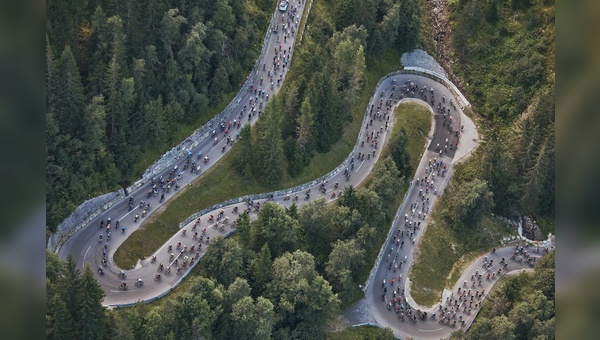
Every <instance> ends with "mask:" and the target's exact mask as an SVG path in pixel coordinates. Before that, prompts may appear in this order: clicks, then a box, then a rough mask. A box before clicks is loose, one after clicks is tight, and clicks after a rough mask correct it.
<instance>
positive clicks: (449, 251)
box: [410, 202, 514, 306]
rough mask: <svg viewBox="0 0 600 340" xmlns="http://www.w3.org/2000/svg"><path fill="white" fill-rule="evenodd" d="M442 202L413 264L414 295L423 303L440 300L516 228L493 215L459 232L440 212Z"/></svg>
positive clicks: (418, 301) (430, 303) (430, 222)
mask: <svg viewBox="0 0 600 340" xmlns="http://www.w3.org/2000/svg"><path fill="white" fill-rule="evenodd" d="M440 204H443V202H439V204H438V205H436V208H435V209H434V212H433V215H432V216H431V219H430V221H429V222H428V223H427V228H426V230H425V235H423V238H422V239H421V242H419V248H418V249H419V251H418V254H417V256H416V259H415V262H414V264H413V266H412V267H411V271H410V278H411V281H412V288H411V295H412V297H413V298H414V300H415V301H416V302H417V303H418V304H420V305H423V306H431V305H433V304H434V303H436V302H437V301H438V300H439V299H440V296H441V294H442V291H443V290H444V287H450V286H452V285H453V284H454V283H456V280H458V278H459V277H460V274H461V273H462V271H463V269H464V268H465V267H467V266H468V265H469V264H470V263H471V261H472V260H474V259H475V258H477V257H478V256H480V255H482V254H483V253H485V252H488V251H489V250H490V248H492V247H494V246H496V245H497V244H498V241H499V240H500V239H501V238H502V237H503V236H506V235H508V234H510V233H511V232H514V230H513V229H514V228H511V226H510V225H507V224H505V223H504V222H502V221H500V220H498V219H496V218H494V217H492V216H490V215H486V216H483V217H482V219H481V221H479V223H478V224H477V225H476V226H475V227H474V228H473V229H472V230H469V231H463V232H461V233H458V232H456V231H455V230H454V229H453V228H452V227H451V226H449V225H447V224H446V222H445V221H444V219H443V218H442V217H441V216H440V213H439V210H440V209H439V206H440Z"/></svg>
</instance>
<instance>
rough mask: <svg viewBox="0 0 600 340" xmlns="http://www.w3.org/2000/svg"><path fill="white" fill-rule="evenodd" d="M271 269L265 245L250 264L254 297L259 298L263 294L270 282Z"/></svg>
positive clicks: (271, 263) (269, 254) (268, 252)
mask: <svg viewBox="0 0 600 340" xmlns="http://www.w3.org/2000/svg"><path fill="white" fill-rule="evenodd" d="M272 267H273V261H272V258H271V250H270V249H269V246H268V245H267V244H264V245H263V246H262V248H261V249H260V252H259V253H258V255H257V256H256V258H255V259H254V260H252V263H251V264H250V277H251V278H252V288H253V290H252V291H253V295H254V296H260V295H262V294H263V293H264V291H265V289H266V288H267V284H268V283H269V282H270V281H271V271H272V270H273V268H272Z"/></svg>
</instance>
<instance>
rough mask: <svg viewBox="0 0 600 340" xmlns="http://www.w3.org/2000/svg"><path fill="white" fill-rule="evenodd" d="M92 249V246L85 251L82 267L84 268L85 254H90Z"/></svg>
mask: <svg viewBox="0 0 600 340" xmlns="http://www.w3.org/2000/svg"><path fill="white" fill-rule="evenodd" d="M91 248H92V246H89V247H88V249H87V250H86V251H85V254H84V255H83V265H84V266H85V258H86V257H87V254H88V253H89V252H90V249H91Z"/></svg>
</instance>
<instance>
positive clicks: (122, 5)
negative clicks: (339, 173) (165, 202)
mask: <svg viewBox="0 0 600 340" xmlns="http://www.w3.org/2000/svg"><path fill="white" fill-rule="evenodd" d="M349 5H351V6H349ZM326 6H327V7H328V9H330V10H331V12H332V13H335V16H334V17H333V18H331V17H329V16H328V13H319V12H318V11H315V12H313V13H311V26H312V29H310V30H309V32H308V34H307V35H306V36H305V37H304V41H303V44H304V45H306V46H305V47H304V48H303V49H302V52H301V54H303V55H301V56H299V57H298V59H300V61H299V63H300V65H298V66H296V67H297V68H298V69H299V71H298V74H301V75H302V76H301V77H299V78H298V79H294V81H293V84H290V85H289V86H290V88H291V89H290V90H289V91H286V95H285V97H282V98H281V99H280V103H279V106H277V107H275V108H274V110H275V111H277V114H278V118H277V122H279V125H280V132H281V133H278V134H276V136H274V137H275V138H276V139H277V140H278V139H281V140H282V142H281V143H280V142H278V141H277V140H273V143H272V144H271V145H272V146H273V148H274V149H276V150H275V153H274V156H273V157H271V159H272V160H271V161H272V163H273V164H272V165H275V166H274V167H263V166H260V167H258V168H257V169H251V168H249V167H246V166H245V165H246V163H245V162H240V165H239V173H241V174H244V175H245V176H256V177H257V178H260V179H263V180H264V181H268V182H270V183H277V181H278V180H279V179H280V178H281V174H282V173H283V172H284V171H288V172H289V173H290V175H292V176H293V175H296V174H298V173H299V172H300V171H301V170H302V168H303V166H304V165H306V164H307V163H308V161H309V160H310V158H311V157H312V156H313V155H314V154H315V152H325V151H327V150H329V148H330V147H331V145H332V144H334V143H335V142H336V141H337V140H339V138H340V137H341V135H342V131H343V127H344V125H345V124H346V122H347V121H348V120H349V119H350V118H351V117H350V115H349V113H348V112H349V110H350V108H351V107H352V104H353V101H354V97H355V95H356V93H357V91H358V90H360V89H361V86H362V83H363V73H364V69H365V57H366V54H369V55H378V54H381V53H383V52H385V51H387V50H390V49H392V50H398V51H400V50H403V49H407V48H409V47H411V46H414V45H415V44H416V42H417V39H418V35H419V22H420V21H419V16H420V11H419V7H418V4H417V1H416V0H404V1H396V0H394V1H391V0H386V1H383V0H369V1H354V2H352V1H350V2H348V1H341V0H339V1H331V2H330V3H327V4H326ZM72 7H75V8H72ZM274 8H275V1H267V0H234V1H227V0H219V1H206V0H204V1H196V2H193V4H192V3H191V2H190V3H188V1H185V0H174V1H168V2H162V1H158V0H153V1H150V2H148V3H147V4H146V3H143V2H141V1H139V0H130V1H126V2H120V1H105V2H94V1H83V2H78V3H77V5H73V6H71V5H68V4H67V3H65V2H60V1H49V2H48V10H47V18H48V19H47V34H46V92H47V95H46V106H47V113H46V140H47V152H46V164H47V165H46V174H47V193H46V208H47V229H48V232H49V233H51V232H53V231H54V230H55V228H56V226H57V225H58V224H59V223H60V222H61V221H62V219H64V218H65V217H66V216H68V215H69V214H70V213H71V212H72V211H73V210H74V208H76V207H77V206H78V205H79V204H81V203H82V202H83V201H84V200H86V199H89V198H92V197H95V196H96V195H99V194H102V193H106V192H109V191H113V190H116V189H118V188H119V187H125V186H127V185H128V184H130V183H132V182H133V181H134V180H135V179H137V178H139V176H140V175H141V172H142V171H143V170H144V169H145V167H147V166H149V165H150V164H151V162H152V161H154V160H155V159H147V157H146V155H149V154H151V155H157V156H158V155H160V154H156V151H154V150H163V151H166V150H169V149H170V148H171V147H173V146H174V145H176V144H177V143H179V142H180V140H181V139H183V138H185V137H186V136H181V133H180V131H190V132H191V131H193V129H195V128H198V127H200V125H201V124H202V123H203V122H206V121H208V119H210V118H211V117H212V116H209V114H211V113H212V114H213V115H215V114H217V113H218V112H214V110H215V108H217V107H219V105H222V104H223V103H224V102H226V101H227V100H228V99H229V98H230V97H229V96H228V95H229V94H231V93H234V92H236V91H237V90H238V89H239V87H240V85H241V84H242V83H243V81H244V79H245V77H246V76H247V75H248V74H249V73H250V71H251V69H252V67H253V65H254V62H255V60H256V58H257V57H258V56H259V55H260V49H261V44H262V38H263V37H264V34H265V32H266V28H267V26H268V21H269V18H270V16H271V14H272V11H273V10H274ZM413 19H416V20H413ZM264 138H266V137H264ZM260 142H261V141H260V140H257V141H256V142H255V143H260ZM263 149H264V148H263ZM153 151H154V153H153ZM268 151H269V150H264V152H268ZM257 152H258V153H259V155H258V156H256V157H260V156H261V155H260V150H259V151H257ZM252 164H253V163H252ZM261 165H262V164H261ZM269 169H273V170H271V171H270V172H272V173H262V172H264V171H267V172H269Z"/></svg>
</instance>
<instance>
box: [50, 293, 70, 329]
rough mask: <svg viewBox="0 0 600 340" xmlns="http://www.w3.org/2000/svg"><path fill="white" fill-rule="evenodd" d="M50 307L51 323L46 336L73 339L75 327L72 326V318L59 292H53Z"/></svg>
mask: <svg viewBox="0 0 600 340" xmlns="http://www.w3.org/2000/svg"><path fill="white" fill-rule="evenodd" d="M50 309H51V311H50V313H51V318H52V324H51V327H49V329H48V330H47V333H48V336H47V338H48V339H53V340H71V339H74V337H75V328H74V326H73V319H72V318H71V314H70V313H69V311H68V309H67V306H66V305H65V302H64V301H63V300H62V298H61V296H60V295H59V294H54V295H52V297H51V298H50Z"/></svg>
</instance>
